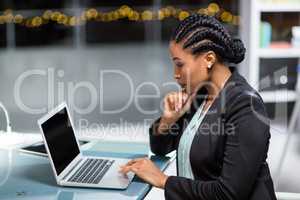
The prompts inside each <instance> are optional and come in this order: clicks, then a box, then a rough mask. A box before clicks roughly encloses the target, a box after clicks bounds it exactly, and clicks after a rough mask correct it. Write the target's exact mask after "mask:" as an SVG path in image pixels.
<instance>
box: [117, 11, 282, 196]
mask: <svg viewBox="0 0 300 200" xmlns="http://www.w3.org/2000/svg"><path fill="white" fill-rule="evenodd" d="M169 48H170V54H171V57H172V60H173V62H174V65H175V79H176V81H177V82H178V83H179V84H180V85H181V87H182V91H180V92H171V93H169V94H167V95H166V97H165V98H164V111H163V114H162V116H161V117H160V118H159V119H158V120H157V121H156V122H155V123H154V124H153V125H152V127H151V128H150V145H151V150H152V152H154V153H155V154H157V155H165V154H167V153H169V152H171V151H173V150H177V176H166V175H165V174H163V173H162V172H161V171H160V170H159V169H158V168H157V167H156V166H155V165H154V164H153V163H152V162H151V161H150V160H149V159H146V158H144V159H143V158H140V159H134V160H132V161H130V162H129V163H127V164H126V165H125V166H122V167H121V172H123V173H127V172H128V171H132V172H134V173H135V174H136V175H137V176H139V177H140V178H142V179H144V180H145V181H147V182H149V183H150V184H152V185H153V186H156V187H159V188H162V189H164V190H165V198H166V199H172V200H176V199H199V200H214V199H216V200H217V199H218V200H225V199H226V200H248V199H249V200H262V199H263V200H269V199H276V197H275V193H274V188H273V181H272V178H271V176H270V172H269V167H268V164H267V163H266V158H267V152H268V146H269V139H270V132H269V122H268V120H267V113H266V110H265V106H264V103H263V101H262V99H261V97H260V96H259V94H258V93H257V91H255V90H254V89H253V88H252V87H251V86H250V85H249V84H248V83H247V81H246V80H245V79H244V78H243V77H242V76H241V75H239V74H238V72H237V71H236V70H235V69H234V68H232V67H229V66H228V63H235V64H238V63H240V62H241V61H242V60H243V59H244V55H245V48H244V45H243V43H242V42H241V41H240V40H238V39H233V38H232V37H231V36H230V34H229V33H228V31H227V30H226V29H225V28H224V27H223V26H222V24H221V23H220V22H218V21H217V20H216V19H215V18H213V17H209V16H204V15H198V14H194V15H191V16H189V17H188V18H186V19H185V20H183V21H182V22H181V23H180V24H179V26H178V27H177V29H175V31H174V33H173V35H172V38H171V41H170V46H169Z"/></svg>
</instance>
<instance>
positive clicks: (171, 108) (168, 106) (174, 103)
mask: <svg viewBox="0 0 300 200" xmlns="http://www.w3.org/2000/svg"><path fill="white" fill-rule="evenodd" d="M195 96H196V93H193V94H191V95H188V94H187V93H186V92H171V93H169V94H167V95H166V96H165V98H164V111H163V115H162V117H161V120H160V124H159V126H158V130H157V132H158V133H163V132H165V131H166V130H168V129H169V128H170V126H171V125H172V124H173V123H175V122H176V121H177V120H178V119H179V118H180V117H181V116H182V115H183V114H184V113H186V112H187V111H188V110H189V109H190V107H191V104H192V102H193V99H194V97H195Z"/></svg>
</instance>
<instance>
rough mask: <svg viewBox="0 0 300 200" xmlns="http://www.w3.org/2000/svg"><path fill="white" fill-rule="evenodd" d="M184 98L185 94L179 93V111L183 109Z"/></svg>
mask: <svg viewBox="0 0 300 200" xmlns="http://www.w3.org/2000/svg"><path fill="white" fill-rule="evenodd" d="M182 96H183V93H182V92H179V93H178V97H177V99H178V110H181V108H182V107H183V101H182Z"/></svg>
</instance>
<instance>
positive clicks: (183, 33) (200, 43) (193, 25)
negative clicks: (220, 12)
mask: <svg viewBox="0 0 300 200" xmlns="http://www.w3.org/2000/svg"><path fill="white" fill-rule="evenodd" d="M171 40H172V41H175V42H176V43H179V42H183V49H187V48H188V49H190V50H191V52H192V54H193V55H198V54H199V53H202V52H206V51H214V52H215V53H216V54H217V55H218V57H219V59H221V61H222V62H229V63H235V64H238V63H240V62H242V61H243V60H244V57H245V52H246V49H245V47H244V44H243V42H242V41H241V40H240V39H234V38H232V37H231V35H230V34H229V32H228V31H227V29H226V28H225V27H224V26H223V25H222V24H221V23H220V22H219V21H218V20H217V19H216V18H214V17H211V16H208V15H201V14H193V15H190V16H189V17H187V18H185V19H184V20H183V21H181V23H180V24H179V25H178V26H177V28H176V29H175V30H174V32H173V34H172V36H171Z"/></svg>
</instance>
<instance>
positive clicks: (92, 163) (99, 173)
mask: <svg viewBox="0 0 300 200" xmlns="http://www.w3.org/2000/svg"><path fill="white" fill-rule="evenodd" d="M113 163H114V160H106V159H94V158H88V159H86V160H85V162H84V163H83V164H82V165H81V166H80V167H79V169H77V170H76V172H75V173H74V174H73V175H72V176H71V177H70V178H69V180H68V181H69V182H76V183H89V184H98V183H99V182H100V181H101V179H102V178H103V176H104V175H105V173H106V172H107V171H108V169H109V168H110V167H111V166H112V164H113Z"/></svg>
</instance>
